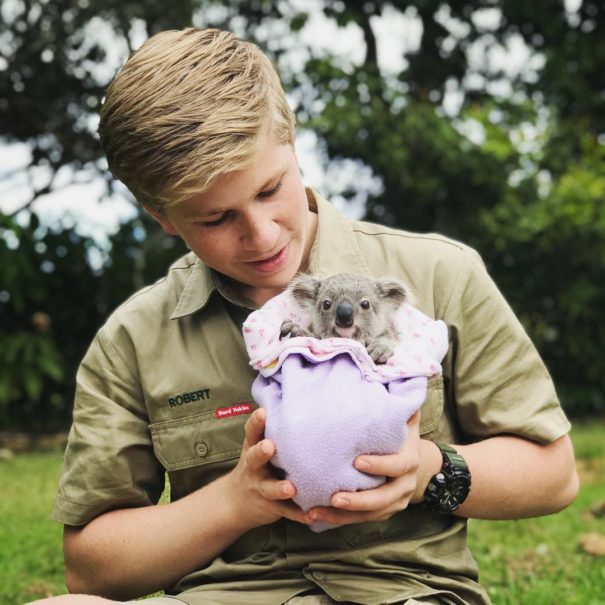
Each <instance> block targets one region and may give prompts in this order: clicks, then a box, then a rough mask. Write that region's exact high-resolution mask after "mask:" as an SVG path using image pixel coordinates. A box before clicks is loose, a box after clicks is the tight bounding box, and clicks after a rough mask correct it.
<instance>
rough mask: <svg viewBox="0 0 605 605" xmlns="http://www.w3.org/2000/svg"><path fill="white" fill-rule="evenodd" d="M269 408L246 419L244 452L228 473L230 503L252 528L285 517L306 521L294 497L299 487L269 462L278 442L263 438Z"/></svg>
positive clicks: (261, 409)
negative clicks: (284, 477) (284, 478)
mask: <svg viewBox="0 0 605 605" xmlns="http://www.w3.org/2000/svg"><path fill="white" fill-rule="evenodd" d="M266 415H267V412H266V411H265V410H264V409H263V408H258V409H257V410H255V411H254V412H253V413H252V415H251V416H250V418H248V420H247V421H246V425H245V427H244V431H245V437H244V444H243V447H242V453H241V455H240V459H239V461H238V463H237V465H236V467H235V468H234V469H233V471H231V473H229V475H227V476H226V478H228V481H229V484H230V487H229V489H230V494H229V496H230V498H231V503H232V505H234V506H235V507H236V510H235V511H234V514H235V515H237V518H238V520H239V522H242V521H245V522H246V523H247V524H248V525H249V526H250V529H252V528H254V527H258V526H260V525H267V524H269V523H273V522H274V521H277V520H278V519H281V518H282V517H286V518H287V519H290V520H292V521H298V522H299V523H306V522H307V519H306V516H305V514H304V513H303V511H302V510H301V509H300V508H299V507H298V506H296V504H294V503H293V502H292V501H291V498H292V496H294V495H295V493H296V488H295V487H294V484H293V483H292V482H291V481H288V480H280V479H277V478H276V477H275V475H274V473H273V471H272V469H271V467H270V466H269V461H270V460H271V458H272V457H273V455H274V454H275V444H274V443H273V442H272V441H270V440H269V439H264V433H265V419H266Z"/></svg>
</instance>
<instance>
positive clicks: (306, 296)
mask: <svg viewBox="0 0 605 605" xmlns="http://www.w3.org/2000/svg"><path fill="white" fill-rule="evenodd" d="M320 283H321V282H320V281H319V280H318V279H315V278H314V277H311V276H310V275H306V274H305V273H301V274H300V275H298V276H297V277H295V278H294V279H293V280H292V281H291V282H290V285H289V286H288V289H289V290H290V291H291V292H292V296H294V298H295V300H296V302H297V303H298V304H299V305H300V306H301V307H307V308H312V307H313V306H314V305H315V300H316V299H317V292H318V290H319V286H320Z"/></svg>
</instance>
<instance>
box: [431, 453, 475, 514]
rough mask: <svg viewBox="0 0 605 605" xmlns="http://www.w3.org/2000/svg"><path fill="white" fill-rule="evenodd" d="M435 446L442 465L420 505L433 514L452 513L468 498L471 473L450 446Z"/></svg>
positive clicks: (461, 458)
mask: <svg viewBox="0 0 605 605" xmlns="http://www.w3.org/2000/svg"><path fill="white" fill-rule="evenodd" d="M436 445H437V447H438V448H439V449H440V450H441V455H442V456H443V465H442V466H441V470H440V471H439V472H438V473H437V474H436V475H433V477H432V478H431V480H430V481H429V484H428V486H427V488H426V490H425V492H424V502H423V503H422V505H423V508H425V509H427V510H432V511H434V512H438V513H453V512H454V511H455V510H456V509H457V508H458V507H459V506H460V505H461V504H462V503H463V502H464V501H465V500H466V497H467V496H468V493H469V491H470V489H471V473H470V471H469V470H468V465H467V464H466V461H465V460H464V458H463V457H462V456H461V455H460V454H459V453H458V452H457V451H456V450H455V449H454V448H453V447H452V446H451V445H446V444H444V443H437V444H436Z"/></svg>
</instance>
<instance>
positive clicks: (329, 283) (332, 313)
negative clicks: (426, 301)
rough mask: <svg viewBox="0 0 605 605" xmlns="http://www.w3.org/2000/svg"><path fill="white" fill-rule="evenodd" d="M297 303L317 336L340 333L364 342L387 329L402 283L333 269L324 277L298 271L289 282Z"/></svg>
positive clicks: (401, 294) (404, 296)
mask: <svg viewBox="0 0 605 605" xmlns="http://www.w3.org/2000/svg"><path fill="white" fill-rule="evenodd" d="M290 290H291V292H292V294H293V296H294V298H295V299H296V300H297V302H298V303H299V305H300V306H301V307H302V308H304V309H305V310H306V311H309V312H310V314H311V317H312V324H311V329H312V331H313V332H314V333H315V334H316V335H317V336H318V337H319V338H329V337H330V336H340V337H343V338H353V339H355V340H359V341H361V342H365V341H366V340H367V339H368V338H370V337H375V336H377V335H378V334H379V333H381V332H383V331H385V330H389V329H390V325H391V323H390V316H391V314H392V313H393V312H394V311H396V310H397V309H398V308H399V307H400V306H401V305H402V304H403V303H404V302H405V301H406V300H407V296H408V294H407V290H406V288H405V286H403V284H401V283H399V282H398V281H397V280H394V279H390V278H380V279H372V278H369V277H365V276H363V275H354V274H351V273H337V274H336V275H333V276H331V277H328V278H325V279H318V278H314V277H311V276H309V275H300V276H298V277H297V278H295V280H294V281H293V282H292V283H291V284H290Z"/></svg>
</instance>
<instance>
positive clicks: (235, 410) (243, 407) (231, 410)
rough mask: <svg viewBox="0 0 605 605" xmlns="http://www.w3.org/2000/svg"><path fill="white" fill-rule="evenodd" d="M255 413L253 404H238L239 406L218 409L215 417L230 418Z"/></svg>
mask: <svg viewBox="0 0 605 605" xmlns="http://www.w3.org/2000/svg"><path fill="white" fill-rule="evenodd" d="M253 411H254V408H253V407H252V404H251V403H238V404H237V405H230V406H229V407H228V408H217V410H216V411H215V416H216V417H217V418H230V417H231V416H238V415H239V414H250V413H252V412H253Z"/></svg>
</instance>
